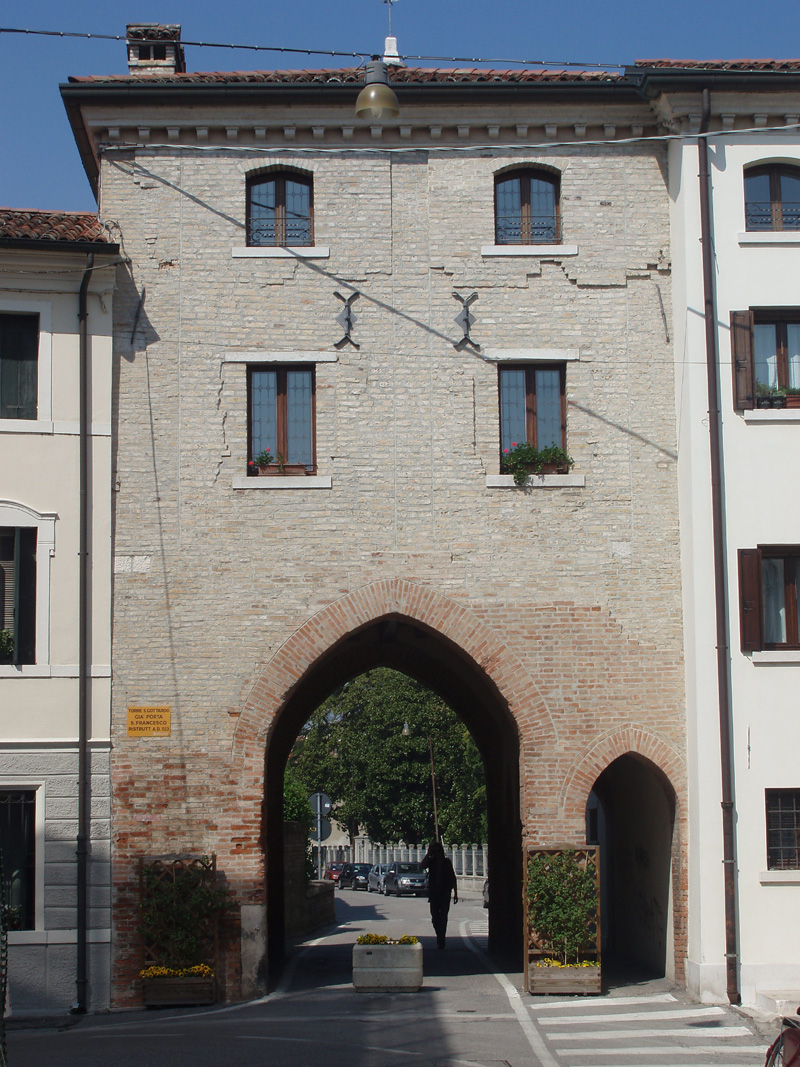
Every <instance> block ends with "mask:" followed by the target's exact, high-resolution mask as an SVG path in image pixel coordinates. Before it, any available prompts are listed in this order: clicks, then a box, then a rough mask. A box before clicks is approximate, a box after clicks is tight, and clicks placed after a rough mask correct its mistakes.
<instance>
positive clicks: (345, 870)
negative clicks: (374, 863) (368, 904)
mask: <svg viewBox="0 0 800 1067" xmlns="http://www.w3.org/2000/svg"><path fill="white" fill-rule="evenodd" d="M369 872H370V864H369V863H345V865H344V867H342V873H341V876H340V878H339V888H340V889H344V888H345V887H346V886H349V887H350V889H366V888H367V878H368V877H369Z"/></svg>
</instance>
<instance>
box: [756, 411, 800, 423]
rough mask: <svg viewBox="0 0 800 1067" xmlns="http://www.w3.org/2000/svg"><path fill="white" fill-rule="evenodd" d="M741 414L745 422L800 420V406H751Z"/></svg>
mask: <svg viewBox="0 0 800 1067" xmlns="http://www.w3.org/2000/svg"><path fill="white" fill-rule="evenodd" d="M741 416H742V418H743V419H744V421H745V422H800V408H750V409H748V410H747V411H742V412H741Z"/></svg>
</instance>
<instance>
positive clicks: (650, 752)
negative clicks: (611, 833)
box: [559, 724, 686, 820]
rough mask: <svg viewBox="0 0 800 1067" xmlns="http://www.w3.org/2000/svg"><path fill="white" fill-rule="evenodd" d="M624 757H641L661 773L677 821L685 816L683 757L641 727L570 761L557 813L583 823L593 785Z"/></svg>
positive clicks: (591, 747)
mask: <svg viewBox="0 0 800 1067" xmlns="http://www.w3.org/2000/svg"><path fill="white" fill-rule="evenodd" d="M627 754H634V755H638V756H643V757H644V758H645V759H647V760H649V761H650V762H651V763H653V764H654V765H655V766H656V767H658V769H659V770H660V771H661V772H662V773H663V775H664V776H665V778H666V779H667V780H668V782H669V783H670V785H671V786H672V789H673V790H674V792H675V798H676V802H677V805H678V817H679V818H682V817H684V816H685V813H686V804H685V800H686V764H685V762H684V759H683V757H682V756H681V755H680V753H679V752H677V751H676V750H675V749H674V748H673V747H672V746H671V745H669V744H668V743H667V742H666V741H664V740H663V738H660V737H656V736H655V735H654V734H652V733H650V732H649V731H648V730H646V729H645V728H644V727H643V726H639V725H636V724H630V725H628V726H624V727H622V728H621V729H619V730H614V731H613V732H612V733H610V734H607V735H606V736H604V737H599V738H596V739H595V740H594V741H593V742H592V743H591V744H590V745H588V746H587V747H586V748H584V750H583V751H582V752H581V753H580V755H579V756H578V757H577V758H576V759H575V760H574V761H573V763H572V766H571V767H570V769H569V771H568V772H567V774H566V776H565V778H564V784H563V786H562V788H561V795H560V797H559V810H560V811H561V812H563V813H564V815H565V816H566V817H567V818H569V817H570V816H573V817H574V818H576V819H577V820H582V819H583V817H584V812H585V810H586V802H587V800H588V799H589V793H590V792H591V791H592V788H593V786H594V783H595V782H596V781H597V779H598V778H599V777H600V775H601V774H602V773H603V771H604V770H605V769H606V768H607V767H609V766H610V765H611V764H612V763H613V762H614V760H615V759H618V758H619V757H620V756H625V755H627Z"/></svg>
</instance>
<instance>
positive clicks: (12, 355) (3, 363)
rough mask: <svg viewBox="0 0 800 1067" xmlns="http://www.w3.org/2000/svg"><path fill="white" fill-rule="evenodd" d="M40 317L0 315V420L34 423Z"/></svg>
mask: <svg viewBox="0 0 800 1067" xmlns="http://www.w3.org/2000/svg"><path fill="white" fill-rule="evenodd" d="M38 357H39V316H38V315H17V314H12V313H10V312H4V313H2V314H0V419H35V418H36V413H37V405H38Z"/></svg>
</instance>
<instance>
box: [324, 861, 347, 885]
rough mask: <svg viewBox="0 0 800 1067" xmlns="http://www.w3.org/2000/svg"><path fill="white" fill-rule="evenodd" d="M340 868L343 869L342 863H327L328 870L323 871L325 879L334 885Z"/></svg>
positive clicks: (337, 879)
mask: <svg viewBox="0 0 800 1067" xmlns="http://www.w3.org/2000/svg"><path fill="white" fill-rule="evenodd" d="M342 867H344V864H343V863H329V864H328V869H327V870H326V871H325V877H326V878H329V879H330V880H331V881H332V882H333V883H334V885H335V884H336V883H337V882H338V881H339V877H340V876H341V873H342Z"/></svg>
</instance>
